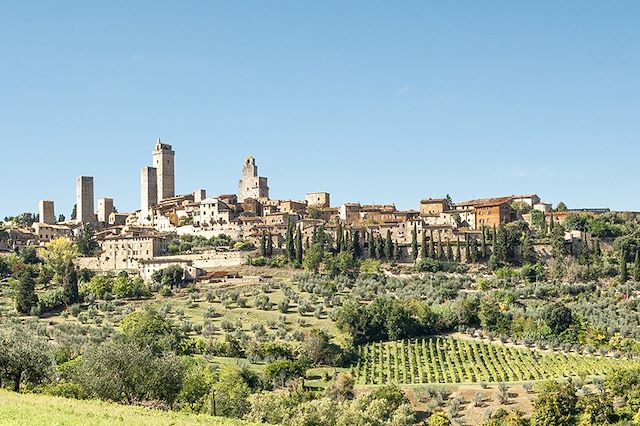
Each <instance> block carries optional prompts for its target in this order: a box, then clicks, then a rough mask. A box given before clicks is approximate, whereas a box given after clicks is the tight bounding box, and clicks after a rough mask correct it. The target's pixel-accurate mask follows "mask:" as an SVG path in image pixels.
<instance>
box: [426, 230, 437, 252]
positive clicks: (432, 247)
mask: <svg viewBox="0 0 640 426" xmlns="http://www.w3.org/2000/svg"><path fill="white" fill-rule="evenodd" d="M434 249H435V247H434V246H433V230H429V251H428V252H427V257H431V258H433V257H435V256H434Z"/></svg>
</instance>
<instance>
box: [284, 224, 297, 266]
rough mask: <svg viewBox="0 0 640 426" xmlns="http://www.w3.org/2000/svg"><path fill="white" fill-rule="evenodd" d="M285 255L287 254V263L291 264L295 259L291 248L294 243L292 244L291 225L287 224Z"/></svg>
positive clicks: (294, 253)
mask: <svg viewBox="0 0 640 426" xmlns="http://www.w3.org/2000/svg"><path fill="white" fill-rule="evenodd" d="M285 244H286V253H287V260H288V261H289V262H293V261H295V259H296V252H295V249H294V247H293V245H294V242H293V228H292V227H291V223H289V224H288V225H287V241H286V243H285Z"/></svg>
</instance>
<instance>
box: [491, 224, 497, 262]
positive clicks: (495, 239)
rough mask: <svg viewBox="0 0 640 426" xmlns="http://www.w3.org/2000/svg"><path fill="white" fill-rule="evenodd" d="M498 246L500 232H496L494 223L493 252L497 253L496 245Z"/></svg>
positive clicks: (492, 235)
mask: <svg viewBox="0 0 640 426" xmlns="http://www.w3.org/2000/svg"><path fill="white" fill-rule="evenodd" d="M497 246H498V233H497V232H496V226H495V225H493V231H492V234H491V254H493V255H494V257H495V254H496V247H497Z"/></svg>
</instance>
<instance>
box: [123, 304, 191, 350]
mask: <svg viewBox="0 0 640 426" xmlns="http://www.w3.org/2000/svg"><path fill="white" fill-rule="evenodd" d="M120 329H121V330H122V334H123V336H124V338H125V340H127V341H128V342H133V343H135V344H136V345H138V346H143V347H149V348H151V350H152V351H153V352H154V353H156V354H160V353H162V352H164V351H181V352H184V351H185V348H186V347H185V345H184V343H185V340H186V337H185V336H184V335H183V333H182V332H181V331H180V329H178V327H177V326H176V325H175V324H174V323H173V322H172V321H170V320H168V319H165V318H164V317H163V316H162V315H161V314H160V313H159V312H158V311H157V310H156V309H155V308H154V307H152V306H148V307H146V308H145V309H144V310H142V311H136V312H132V313H130V314H129V315H127V316H126V317H125V318H124V319H123V320H122V322H121V323H120ZM186 349H188V348H186Z"/></svg>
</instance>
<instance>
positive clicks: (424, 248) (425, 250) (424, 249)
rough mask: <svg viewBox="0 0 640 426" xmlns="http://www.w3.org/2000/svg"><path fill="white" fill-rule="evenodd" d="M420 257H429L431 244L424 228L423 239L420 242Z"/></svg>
mask: <svg viewBox="0 0 640 426" xmlns="http://www.w3.org/2000/svg"><path fill="white" fill-rule="evenodd" d="M420 257H421V258H422V259H426V258H427V257H429V246H428V244H427V233H426V232H424V229H423V230H422V241H421V244H420Z"/></svg>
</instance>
